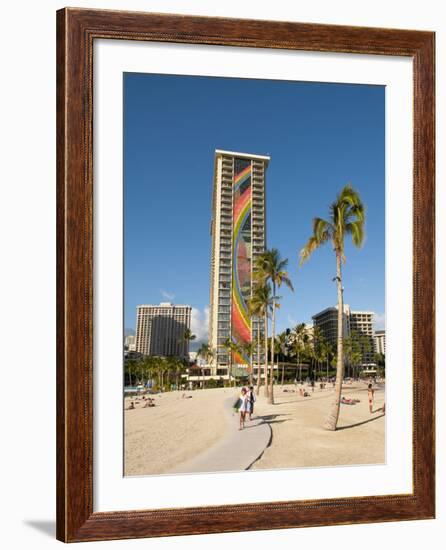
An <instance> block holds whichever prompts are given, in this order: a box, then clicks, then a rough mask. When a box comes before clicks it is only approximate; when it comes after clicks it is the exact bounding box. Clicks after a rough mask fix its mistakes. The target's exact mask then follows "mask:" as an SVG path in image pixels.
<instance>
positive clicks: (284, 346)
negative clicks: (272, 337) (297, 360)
mask: <svg viewBox="0 0 446 550" xmlns="http://www.w3.org/2000/svg"><path fill="white" fill-rule="evenodd" d="M275 351H276V353H277V357H280V355H282V386H283V379H284V375H285V359H286V358H287V357H288V334H287V333H286V331H285V332H281V333H280V334H279V335H278V336H277V338H276V346H275ZM277 363H278V365H279V366H280V362H279V360H278V361H277Z"/></svg>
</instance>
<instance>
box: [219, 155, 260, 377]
mask: <svg viewBox="0 0 446 550" xmlns="http://www.w3.org/2000/svg"><path fill="white" fill-rule="evenodd" d="M269 160H270V157H267V156H260V155H253V154H248V153H236V152H232V151H222V150H219V149H218V150H216V151H215V163H214V185H213V198H212V221H211V237H212V251H211V285H210V286H211V296H210V318H209V344H210V346H211V347H212V349H213V350H215V358H214V360H213V365H212V367H213V368H212V374H213V375H219V376H224V375H226V374H228V369H229V366H232V367H233V368H238V369H239V370H240V369H246V370H249V369H248V366H249V363H250V358H249V356H247V354H245V353H243V352H241V353H232V357H230V356H229V354H228V350H227V349H226V348H225V346H224V342H225V341H226V340H227V339H230V340H232V342H234V343H236V344H238V345H239V346H242V345H243V344H245V343H247V342H251V341H252V340H254V341H256V338H257V334H258V331H260V335H262V334H263V331H264V326H263V325H264V323H263V320H260V319H255V318H252V319H251V318H250V316H249V313H248V300H249V299H250V297H251V294H252V288H253V277H252V275H253V266H254V262H255V259H256V257H258V256H259V255H260V254H262V253H263V252H264V251H265V247H266V226H265V172H266V169H267V167H268V163H269ZM262 349H263V346H262ZM262 360H263V355H262V354H261V355H260V357H257V352H254V356H253V364H254V370H255V371H256V370H257V366H258V364H259V362H260V364H261V362H262Z"/></svg>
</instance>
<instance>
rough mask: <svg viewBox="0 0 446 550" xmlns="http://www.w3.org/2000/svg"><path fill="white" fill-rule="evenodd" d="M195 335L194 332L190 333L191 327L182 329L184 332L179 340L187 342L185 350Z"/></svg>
mask: <svg viewBox="0 0 446 550" xmlns="http://www.w3.org/2000/svg"><path fill="white" fill-rule="evenodd" d="M195 338H196V336H195V334H193V333H192V331H191V329H190V328H187V329H186V330H185V331H184V334H183V337H182V338H181V340H180V342H181V343H182V344H184V343H186V344H187V350H188V351H189V344H190V343H191V342H192V341H193V340H195Z"/></svg>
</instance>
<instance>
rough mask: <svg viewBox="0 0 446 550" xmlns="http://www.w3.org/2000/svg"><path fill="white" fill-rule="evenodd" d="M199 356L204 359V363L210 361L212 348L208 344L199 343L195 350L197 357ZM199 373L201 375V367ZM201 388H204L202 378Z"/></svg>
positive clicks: (212, 354) (212, 356)
mask: <svg viewBox="0 0 446 550" xmlns="http://www.w3.org/2000/svg"><path fill="white" fill-rule="evenodd" d="M199 357H201V358H202V359H204V360H205V361H206V364H210V363H212V360H213V358H214V350H213V349H212V348H211V346H210V345H209V344H201V346H200V347H199V348H198V350H197V359H198V358H199ZM201 373H202V374H201V375H202V376H204V375H203V369H201ZM201 385H202V388H204V378H203V380H202V384H201Z"/></svg>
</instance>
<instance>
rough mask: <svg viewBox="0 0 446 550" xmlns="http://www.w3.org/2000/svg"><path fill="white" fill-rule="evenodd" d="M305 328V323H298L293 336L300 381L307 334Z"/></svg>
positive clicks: (292, 333)
mask: <svg viewBox="0 0 446 550" xmlns="http://www.w3.org/2000/svg"><path fill="white" fill-rule="evenodd" d="M306 334H307V333H306V330H305V323H299V324H298V325H296V326H295V327H294V328H293V330H292V332H291V335H292V338H293V351H294V354H295V355H296V361H297V363H296V378H297V369H299V382H300V381H301V380H302V367H301V363H300V360H301V354H302V352H303V350H304V337H305V335H306Z"/></svg>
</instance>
